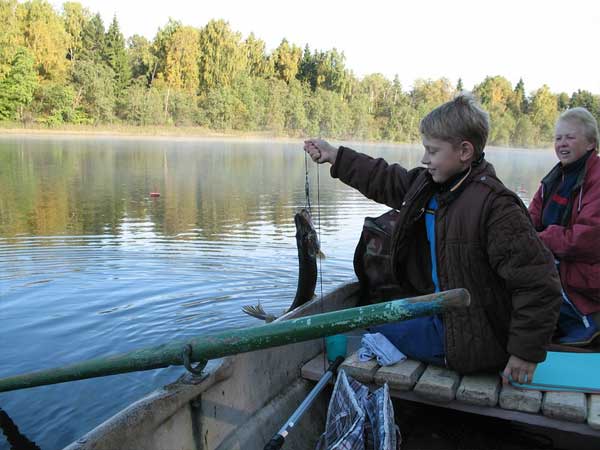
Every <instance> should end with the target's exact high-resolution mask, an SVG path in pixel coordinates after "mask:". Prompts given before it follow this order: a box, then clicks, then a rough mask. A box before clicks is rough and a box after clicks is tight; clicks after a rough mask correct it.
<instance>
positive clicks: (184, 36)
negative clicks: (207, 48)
mask: <svg viewBox="0 0 600 450" xmlns="http://www.w3.org/2000/svg"><path fill="white" fill-rule="evenodd" d="M198 40H199V33H198V30H196V29H195V28H192V27H184V26H182V27H179V28H177V29H176V30H175V32H174V33H173V34H172V35H171V36H170V38H169V40H168V42H167V44H166V61H165V68H164V76H165V79H166V82H167V86H168V87H169V88H173V89H178V90H183V91H185V92H187V93H189V94H195V93H196V91H197V90H198V82H199V80H198V59H199V57H200V47H199V42H198Z"/></svg>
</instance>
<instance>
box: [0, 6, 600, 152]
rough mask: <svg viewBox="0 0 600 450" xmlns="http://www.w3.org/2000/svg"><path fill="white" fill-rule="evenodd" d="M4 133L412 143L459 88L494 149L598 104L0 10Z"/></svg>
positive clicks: (526, 141) (585, 98) (207, 33)
mask: <svg viewBox="0 0 600 450" xmlns="http://www.w3.org/2000/svg"><path fill="white" fill-rule="evenodd" d="M0 21H1V23H2V28H1V29H0V121H13V122H14V121H18V122H22V123H23V124H24V125H28V124H32V123H38V124H46V125H48V126H57V125H61V124H66V123H73V124H93V125H98V124H115V123H124V124H131V125H146V126H151V125H174V126H184V125H185V126H203V127H207V128H211V129H217V130H240V131H248V132H252V131H267V132H270V133H273V134H277V135H293V136H297V135H315V136H316V135H321V136H327V137H330V138H353V139H369V140H377V139H384V140H390V141H397V142H414V141H417V140H418V139H419V137H420V136H419V133H418V124H419V120H420V118H421V117H423V115H424V114H425V113H427V112H428V111H429V110H431V109H432V108H433V107H435V106H437V105H439V104H441V103H443V102H445V101H447V100H449V99H450V98H452V96H453V95H454V94H455V93H456V92H457V91H461V90H463V89H464V88H469V89H471V90H472V91H473V92H474V93H475V94H476V95H477V96H478V97H479V98H480V100H481V102H482V104H483V106H484V107H485V108H486V109H487V110H488V111H489V112H490V116H491V121H492V133H491V140H490V141H491V143H493V144H497V145H517V146H534V145H540V144H543V143H547V142H550V141H551V140H552V131H553V127H554V122H555V120H556V117H557V115H558V114H559V113H560V111H562V110H564V109H566V108H569V107H573V106H585V107H586V108H588V109H589V110H590V111H591V112H592V113H593V114H594V115H595V116H596V117H597V118H599V119H600V96H598V95H594V94H592V93H591V92H588V91H583V90H578V91H577V92H574V93H572V94H570V95H569V94H567V93H559V94H556V93H553V92H551V91H550V89H549V88H548V87H547V86H542V87H541V88H539V89H537V90H535V91H533V92H529V93H527V92H526V90H525V85H524V83H523V80H520V81H519V82H518V83H517V85H516V86H514V87H513V86H512V85H511V83H510V82H509V81H508V80H507V79H506V78H504V77H502V76H494V77H487V78H486V79H485V80H483V81H482V82H481V83H480V84H477V85H476V86H474V87H472V88H470V87H465V86H463V84H462V81H461V80H460V79H459V80H458V83H457V84H456V85H454V84H453V83H451V82H450V81H449V80H448V79H445V78H442V79H438V80H416V81H415V83H414V86H413V87H412V89H410V90H404V89H403V87H402V86H401V84H400V82H399V80H398V78H397V77H396V78H395V79H394V80H392V81H390V80H388V79H386V78H385V77H384V76H383V75H381V74H372V75H367V76H365V77H364V78H362V79H359V78H357V77H356V76H355V75H354V74H353V73H352V71H351V70H349V69H348V68H347V67H346V62H345V57H344V54H343V53H342V52H340V51H338V50H336V49H335V48H334V49H333V50H325V51H321V50H311V49H310V48H309V47H308V45H306V46H305V47H304V48H301V47H299V46H297V45H295V44H293V43H290V42H288V41H287V40H286V39H283V40H282V41H281V43H280V45H279V46H278V47H277V48H276V49H275V50H273V51H272V52H270V53H269V52H267V50H266V48H265V43H264V41H262V40H261V39H259V38H257V37H256V36H254V34H250V35H249V36H247V37H246V38H245V39H244V38H243V37H242V35H241V34H240V33H238V32H235V31H234V30H232V29H231V28H230V27H229V25H228V23H227V22H225V21H223V20H212V21H210V22H209V23H207V24H206V25H205V26H204V27H203V28H200V29H198V28H194V27H191V26H187V25H183V24H182V23H180V22H178V21H174V20H169V21H168V23H167V24H166V25H165V26H164V27H162V28H160V29H159V30H158V32H157V34H156V36H155V37H154V39H153V40H152V41H149V40H148V39H146V38H145V37H143V36H139V35H134V36H131V37H130V38H129V39H127V40H126V39H125V37H124V36H123V34H122V33H121V31H120V28H119V24H118V21H117V18H116V17H115V18H113V20H112V22H111V23H110V24H109V26H108V28H105V25H104V23H103V22H102V19H101V17H100V15H99V14H93V13H91V12H90V11H89V10H87V9H86V8H84V7H83V6H82V5H81V4H79V3H77V2H66V3H64V4H63V6H62V10H61V11H55V10H54V9H53V7H52V6H51V5H50V4H49V3H48V2H47V1H45V0H30V1H26V2H17V0H0Z"/></svg>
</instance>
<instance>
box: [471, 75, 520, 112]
mask: <svg viewBox="0 0 600 450" xmlns="http://www.w3.org/2000/svg"><path fill="white" fill-rule="evenodd" d="M473 93H474V94H475V95H477V97H478V98H479V100H480V101H481V105H482V106H483V107H484V108H485V109H487V110H491V109H496V110H498V111H499V112H505V111H506V110H507V109H508V107H509V104H510V103H511V102H512V101H513V96H514V95H513V88H512V85H511V84H510V81H508V80H507V79H506V78H504V77H501V76H494V77H486V78H485V79H484V80H483V82H482V83H481V84H478V85H477V86H475V88H474V89H473Z"/></svg>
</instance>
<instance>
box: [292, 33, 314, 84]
mask: <svg viewBox="0 0 600 450" xmlns="http://www.w3.org/2000/svg"><path fill="white" fill-rule="evenodd" d="M296 78H298V80H300V81H302V82H304V83H307V84H308V85H309V86H310V87H311V89H312V90H313V91H314V90H315V89H316V88H317V62H316V59H315V57H314V56H313V55H312V53H311V52H310V47H309V46H308V44H306V45H305V46H304V51H303V52H302V59H301V60H300V64H299V65H298V73H297V74H296Z"/></svg>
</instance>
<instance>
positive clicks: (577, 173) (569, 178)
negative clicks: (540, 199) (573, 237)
mask: <svg viewBox="0 0 600 450" xmlns="http://www.w3.org/2000/svg"><path fill="white" fill-rule="evenodd" d="M591 154H592V152H591V151H590V152H588V153H587V154H586V155H585V156H584V157H582V158H580V159H579V160H577V161H575V162H574V163H572V164H569V165H567V166H560V169H561V177H560V178H559V177H555V178H554V179H553V180H552V183H553V185H551V186H549V192H550V195H548V196H547V197H546V204H545V206H544V214H543V215H542V226H543V228H542V229H544V228H546V227H547V226H548V225H564V224H566V223H567V222H568V220H569V217H568V215H567V214H565V213H566V212H567V210H568V209H569V208H568V206H569V199H570V198H571V197H572V195H573V190H574V188H575V186H576V184H577V180H578V179H579V178H580V177H581V174H582V172H583V171H584V170H585V163H586V161H587V159H588V158H589V156H590V155H591ZM538 231H542V230H538Z"/></svg>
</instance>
